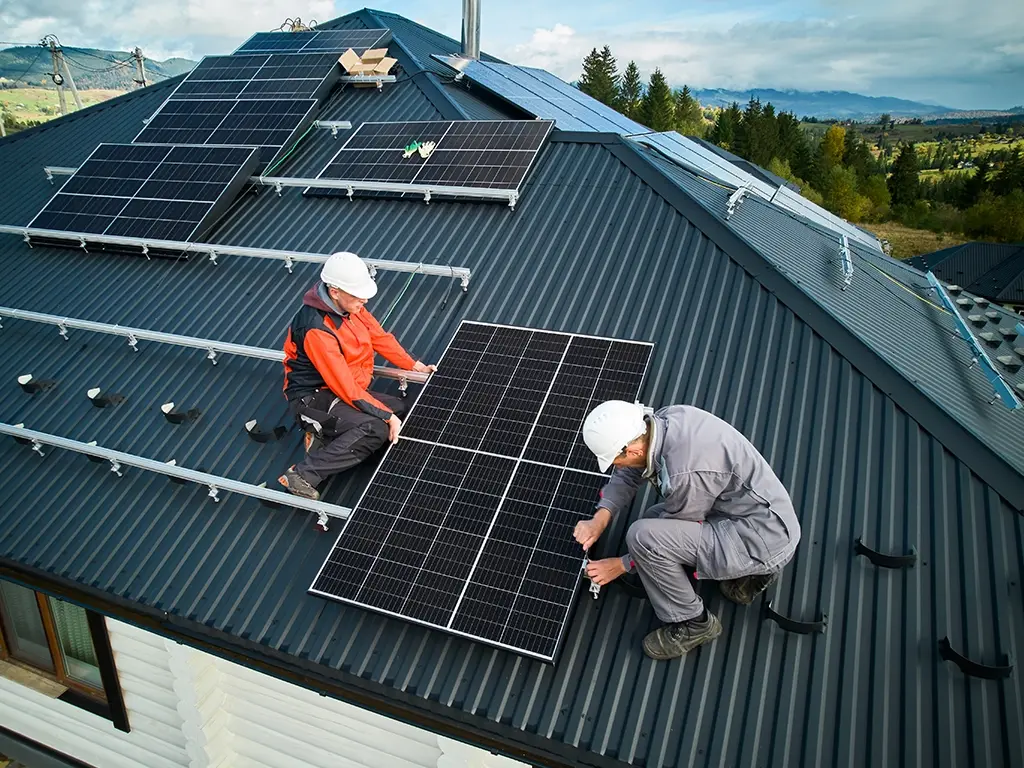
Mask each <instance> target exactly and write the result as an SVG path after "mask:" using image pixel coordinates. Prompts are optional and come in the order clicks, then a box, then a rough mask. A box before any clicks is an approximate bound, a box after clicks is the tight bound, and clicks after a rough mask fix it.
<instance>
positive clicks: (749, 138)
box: [732, 96, 761, 160]
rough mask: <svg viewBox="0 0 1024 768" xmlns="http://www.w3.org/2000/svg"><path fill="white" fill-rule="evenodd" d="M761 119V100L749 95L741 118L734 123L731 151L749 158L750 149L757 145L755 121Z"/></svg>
mask: <svg viewBox="0 0 1024 768" xmlns="http://www.w3.org/2000/svg"><path fill="white" fill-rule="evenodd" d="M760 119H761V100H760V99H755V98H754V97H753V96H751V97H750V101H748V102H747V108H746V109H744V110H743V116H742V118H741V119H740V120H739V121H738V122H737V124H736V139H735V141H734V142H733V146H732V151H733V152H735V153H736V154H737V155H739V156H740V157H743V158H746V159H748V160H749V159H751V157H750V155H751V150H752V149H753V148H754V147H755V146H756V145H757V137H756V133H757V123H758V121H759V120H760Z"/></svg>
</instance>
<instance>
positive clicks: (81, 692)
mask: <svg viewBox="0 0 1024 768" xmlns="http://www.w3.org/2000/svg"><path fill="white" fill-rule="evenodd" d="M5 580H7V581H10V582H11V583H12V584H16V585H17V586H20V587H23V588H25V589H29V590H31V591H32V594H33V596H34V597H35V599H36V606H37V608H38V610H39V615H40V617H41V619H42V623H43V631H44V634H45V635H46V644H47V647H48V648H49V651H50V659H51V661H52V662H53V668H54V672H51V671H49V670H46V669H41V668H39V667H37V666H35V665H33V664H31V663H29V662H26V661H22V660H21V659H18V658H16V657H14V656H13V655H12V654H11V652H10V649H9V647H8V643H7V639H6V638H5V637H4V632H3V627H2V626H0V659H3V660H5V661H9V662H10V663H12V664H16V665H18V666H19V667H22V668H23V669H28V670H31V671H32V672H33V673H34V674H37V675H39V676H40V677H44V678H46V679H48V680H52V681H54V682H56V683H58V684H60V685H62V686H64V688H65V689H66V691H65V693H63V694H61V695H60V696H59V697H57V698H58V699H59V700H61V701H65V702H67V703H69V704H72V705H74V706H77V707H80V708H81V709H85V710H87V711H89V712H92V713H93V714H96V715H99V716H100V717H104V718H106V719H107V720H110V721H111V722H112V723H113V725H114V727H115V728H117V729H118V730H119V731H124V732H125V733H129V732H130V731H131V727H130V725H129V723H128V710H127V709H126V707H125V704H124V696H123V694H122V692H121V683H120V680H119V679H118V676H117V668H116V667H115V666H114V652H113V649H112V648H111V646H110V636H109V635H108V634H107V625H106V621H105V619H104V617H103V616H102V615H101V614H99V613H95V612H94V611H91V610H89V609H88V608H85V607H84V606H80V607H81V608H82V610H84V611H85V618H86V622H87V624H88V627H89V637H90V639H91V640H92V645H93V650H94V651H95V653H96V665H97V667H98V668H99V672H100V681H101V687H99V688H96V687H94V686H91V685H89V684H88V683H83V682H81V681H79V680H75V679H73V678H71V677H69V676H68V674H67V669H66V668H65V665H64V653H63V651H62V650H61V646H60V638H59V637H58V636H57V625H56V622H55V621H54V618H53V612H52V610H51V608H50V600H51V599H53V600H61V601H62V602H66V603H70V604H71V605H78V604H77V603H74V602H72V601H70V600H65V599H64V598H62V597H57V596H55V595H54V596H51V595H48V594H46V593H44V592H40V591H38V590H36V589H33V588H32V587H31V586H29V585H27V584H21V583H19V582H17V581H14V580H11V579H5ZM0 600H2V598H0Z"/></svg>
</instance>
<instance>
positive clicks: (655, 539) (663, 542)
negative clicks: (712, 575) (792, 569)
mask: <svg viewBox="0 0 1024 768" xmlns="http://www.w3.org/2000/svg"><path fill="white" fill-rule="evenodd" d="M662 512H663V505H661V504H655V505H654V506H652V507H649V508H648V509H646V510H644V512H643V514H642V515H641V516H640V518H639V519H638V520H636V521H635V522H634V523H633V524H632V525H630V526H629V530H628V531H626V547H627V549H628V550H629V556H630V557H631V558H632V560H633V562H634V563H636V570H637V572H638V573H639V574H640V580H641V581H642V582H643V585H644V591H645V592H646V593H647V599H648V600H650V601H651V607H652V608H653V609H654V613H655V615H656V616H657V617H658V618H659V619H660V620H661V621H663V622H665V623H666V624H675V623H678V622H681V621H688V620H690V619H695V618H697V617H698V616H700V615H701V614H702V613H703V612H704V601H703V600H701V599H700V597H699V596H698V595H697V593H696V591H694V588H693V584H692V583H691V582H690V573H692V572H693V571H694V569H695V568H697V567H698V566H699V558H698V552H699V550H700V541H701V536H704V537H708V536H713V535H714V532H713V531H711V530H707V529H708V528H711V527H714V525H715V522H716V520H715V518H710V519H707V520H704V522H700V523H698V522H695V521H693V520H680V519H679V518H675V517H662V516H661V515H662ZM786 559H787V560H788V558H786ZM737 566H738V567H742V572H740V573H737V574H736V575H735V576H732V577H731V578H739V577H741V576H752V575H758V574H759V573H763V574H767V573H772V572H774V571H779V570H782V568H783V566H785V562H782V563H773V564H772V565H771V566H767V567H765V568H764V569H759V568H757V567H756V566H754V567H751V565H750V563H749V562H748V563H745V564H743V566H740V564H739V563H737Z"/></svg>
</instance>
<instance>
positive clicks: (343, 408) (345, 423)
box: [292, 389, 409, 486]
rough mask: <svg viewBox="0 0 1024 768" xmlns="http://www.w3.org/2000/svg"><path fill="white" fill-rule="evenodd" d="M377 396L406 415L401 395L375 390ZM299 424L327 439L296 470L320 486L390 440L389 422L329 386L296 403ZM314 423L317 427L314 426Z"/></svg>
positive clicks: (296, 417)
mask: <svg viewBox="0 0 1024 768" xmlns="http://www.w3.org/2000/svg"><path fill="white" fill-rule="evenodd" d="M373 396H374V397H376V398H377V399H378V400H380V401H381V402H382V403H384V405H386V406H387V407H388V408H390V409H391V412H392V413H394V414H397V416H398V418H402V417H403V416H404V415H405V413H406V411H408V410H409V406H408V405H407V404H406V400H404V399H403V398H400V397H393V396H391V395H384V394H380V393H378V392H374V393H373ZM292 411H293V413H294V414H295V419H296V421H298V423H299V425H300V426H301V427H302V428H303V429H305V430H306V431H308V432H313V433H314V434H316V436H317V437H318V438H320V439H321V440H323V441H324V442H325V445H323V446H322V447H320V448H316V449H314V450H312V451H310V452H309V453H308V454H306V458H305V459H303V460H302V461H300V462H299V463H298V464H296V465H295V471H296V472H298V473H299V474H300V475H302V477H303V478H305V479H306V481H308V482H309V483H310V484H311V485H313V486H317V485H319V484H320V483H322V482H323V481H324V480H326V479H327V478H328V477H330V476H331V475H336V474H338V473H339V472H344V471H345V470H346V469H351V468H352V467H354V466H356V465H357V464H359V463H360V462H362V461H364V460H365V459H367V458H368V457H369V456H370V454H372V453H373V452H374V451H376V450H378V449H380V448H383V447H384V445H386V444H387V441H388V424H387V422H386V421H384V420H383V419H379V418H377V417H376V416H371V415H370V414H368V413H363V411H360V410H358V409H356V408H353V407H352V406H351V405H349V404H348V403H346V402H344V401H343V400H341V399H340V398H338V397H336V396H335V394H334V393H333V392H331V390H329V389H321V390H320V391H319V392H317V393H315V394H312V395H308V396H306V397H304V398H302V399H301V400H296V401H294V402H293V403H292ZM314 423H315V424H316V425H318V426H317V428H314Z"/></svg>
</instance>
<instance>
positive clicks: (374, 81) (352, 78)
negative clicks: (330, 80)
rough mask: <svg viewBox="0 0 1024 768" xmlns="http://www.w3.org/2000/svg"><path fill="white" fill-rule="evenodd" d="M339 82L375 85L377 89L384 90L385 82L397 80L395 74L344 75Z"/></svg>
mask: <svg viewBox="0 0 1024 768" xmlns="http://www.w3.org/2000/svg"><path fill="white" fill-rule="evenodd" d="M338 81H339V82H342V83H351V84H352V85H375V86H377V90H378V91H379V90H382V89H383V87H384V83H393V82H395V76H394V75H342V76H341V77H339V78H338Z"/></svg>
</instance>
